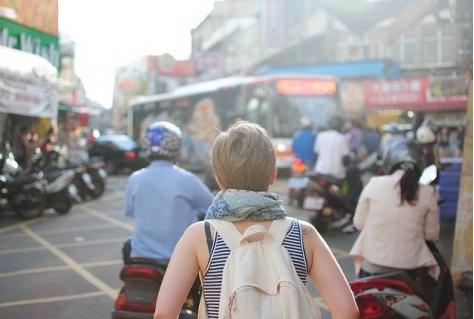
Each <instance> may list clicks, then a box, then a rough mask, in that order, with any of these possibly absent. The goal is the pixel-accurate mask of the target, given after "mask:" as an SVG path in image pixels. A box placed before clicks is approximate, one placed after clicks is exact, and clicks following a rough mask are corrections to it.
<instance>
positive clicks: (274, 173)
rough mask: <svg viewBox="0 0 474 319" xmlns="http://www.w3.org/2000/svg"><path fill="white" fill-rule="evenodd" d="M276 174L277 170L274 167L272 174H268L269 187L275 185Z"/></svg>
mask: <svg viewBox="0 0 474 319" xmlns="http://www.w3.org/2000/svg"><path fill="white" fill-rule="evenodd" d="M277 174H278V170H277V168H276V167H275V168H274V169H273V172H272V173H271V174H270V180H269V184H270V185H273V184H275V181H276V178H277Z"/></svg>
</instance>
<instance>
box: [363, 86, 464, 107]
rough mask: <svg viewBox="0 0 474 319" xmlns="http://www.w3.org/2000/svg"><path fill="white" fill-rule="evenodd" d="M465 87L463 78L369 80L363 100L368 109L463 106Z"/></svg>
mask: <svg viewBox="0 0 474 319" xmlns="http://www.w3.org/2000/svg"><path fill="white" fill-rule="evenodd" d="M466 87H467V82H466V79H465V78H445V79H430V78H420V79H400V80H393V81H368V82H365V83H364V100H365V105H366V107H367V108H369V109H401V110H413V111H418V110H419V111H421V110H425V111H429V110H462V109H464V110H465V109H466V108H467V94H466Z"/></svg>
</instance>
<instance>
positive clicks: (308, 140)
mask: <svg viewBox="0 0 474 319" xmlns="http://www.w3.org/2000/svg"><path fill="white" fill-rule="evenodd" d="M300 126H301V129H300V130H299V131H298V132H296V133H295V136H294V138H293V152H294V155H295V157H296V158H299V159H301V160H302V161H303V162H304V163H305V165H306V168H307V170H310V171H312V170H313V169H314V164H315V163H316V154H315V153H314V151H313V146H314V142H315V140H316V134H315V133H314V132H313V121H311V120H310V119H307V118H304V117H302V118H301V119H300Z"/></svg>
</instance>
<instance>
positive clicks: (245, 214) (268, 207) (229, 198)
mask: <svg viewBox="0 0 474 319" xmlns="http://www.w3.org/2000/svg"><path fill="white" fill-rule="evenodd" d="M282 203H283V200H281V199H280V198H279V197H278V195H277V194H275V193H266V192H252V191H246V190H238V189H227V190H225V191H220V192H219V193H217V195H216V197H215V198H214V200H213V201H212V204H211V206H209V208H208V210H207V213H206V219H222V220H225V221H229V222H235V221H238V220H252V221H262V220H275V219H281V218H284V217H286V216H287V214H286V212H285V209H284V208H283V207H282V206H281V204H282Z"/></svg>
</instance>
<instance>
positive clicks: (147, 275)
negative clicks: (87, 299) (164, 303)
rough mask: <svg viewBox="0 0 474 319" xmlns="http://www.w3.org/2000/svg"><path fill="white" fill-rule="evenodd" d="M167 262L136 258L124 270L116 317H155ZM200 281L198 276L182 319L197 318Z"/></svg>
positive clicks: (181, 316)
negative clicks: (154, 313) (157, 298)
mask: <svg viewBox="0 0 474 319" xmlns="http://www.w3.org/2000/svg"><path fill="white" fill-rule="evenodd" d="M166 267H167V263H166V262H164V263H158V262H156V261H153V260H150V259H145V258H132V259H131V260H130V262H129V263H128V264H126V265H125V266H124V267H123V268H122V271H121V272H120V279H121V280H122V281H123V282H124V286H123V287H122V289H121V291H120V293H119V295H118V296H117V299H116V300H115V303H114V309H113V311H112V318H113V319H152V318H153V312H154V311H155V306H156V297H157V293H158V290H159V289H160V285H161V281H162V280H163V276H164V274H165V271H166ZM199 289H200V281H199V278H198V279H196V282H195V283H194V285H193V287H192V288H191V291H190V293H189V296H188V298H187V299H186V302H185V303H184V305H183V308H182V310H181V312H180V315H179V318H180V319H196V318H197V313H198V307H199V300H200V295H199Z"/></svg>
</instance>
